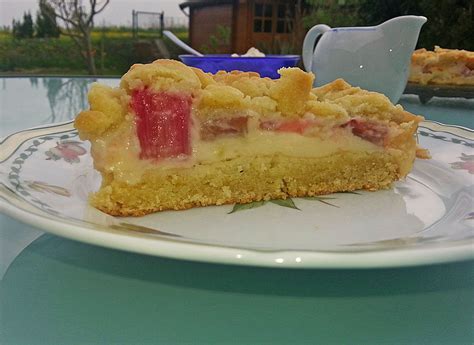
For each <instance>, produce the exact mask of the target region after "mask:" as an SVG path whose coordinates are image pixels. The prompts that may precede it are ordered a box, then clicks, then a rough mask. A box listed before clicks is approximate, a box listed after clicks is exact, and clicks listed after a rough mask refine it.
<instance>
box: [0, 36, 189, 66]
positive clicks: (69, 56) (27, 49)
mask: <svg viewBox="0 0 474 345" xmlns="http://www.w3.org/2000/svg"><path fill="white" fill-rule="evenodd" d="M176 34H177V36H178V37H180V38H181V39H183V40H185V41H186V40H187V39H188V33H187V31H184V30H180V31H177V32H176ZM157 37H158V35H157V33H153V32H142V33H140V38H139V39H134V38H133V37H132V31H131V29H130V30H127V29H102V30H101V29H98V30H96V31H94V32H93V33H92V42H93V46H94V49H95V58H96V66H97V71H98V73H99V74H101V75H122V74H123V73H125V72H126V71H127V70H128V68H129V67H130V65H132V64H134V63H138V62H149V61H150V60H152V59H153V56H152V55H153V54H150V53H149V52H148V51H145V52H144V51H140V49H137V44H138V43H139V42H145V43H146V42H151V41H152V39H154V38H157ZM164 42H165V44H166V45H167V47H168V50H169V51H170V54H171V56H172V57H173V58H177V56H178V55H179V54H181V53H182V51H181V50H180V48H178V47H176V46H175V45H174V44H173V43H172V42H170V41H169V40H168V39H166V38H164ZM140 46H143V44H142V45H140ZM145 46H146V44H145ZM0 74H3V75H17V74H55V75H85V74H87V69H86V67H85V64H84V62H83V60H82V58H81V56H80V55H79V52H78V48H77V47H76V46H75V44H74V42H73V41H72V40H71V38H69V37H67V36H61V37H59V38H30V39H14V38H13V37H12V35H11V34H10V33H9V32H6V31H0Z"/></svg>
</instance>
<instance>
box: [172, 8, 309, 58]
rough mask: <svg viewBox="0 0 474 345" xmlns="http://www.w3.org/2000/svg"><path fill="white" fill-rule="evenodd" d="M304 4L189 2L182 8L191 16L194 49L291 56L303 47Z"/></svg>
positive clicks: (190, 26) (190, 37) (190, 30)
mask: <svg viewBox="0 0 474 345" xmlns="http://www.w3.org/2000/svg"><path fill="white" fill-rule="evenodd" d="M301 3H302V1H295V0H188V1H185V2H183V3H181V4H180V8H181V9H182V10H183V11H184V12H185V13H186V14H187V15H188V16H189V41H190V45H191V46H192V47H193V48H195V49H198V50H205V51H206V50H207V51H208V52H216V53H217V52H218V53H238V54H242V53H245V52H246V51H247V50H248V49H249V48H250V47H257V48H259V49H261V50H263V51H265V52H267V53H276V54H279V53H289V52H291V50H294V46H295V45H297V46H298V47H299V44H301V42H300V41H301V36H302V35H301V31H302V28H301V11H302V8H301V7H302V6H303V5H301Z"/></svg>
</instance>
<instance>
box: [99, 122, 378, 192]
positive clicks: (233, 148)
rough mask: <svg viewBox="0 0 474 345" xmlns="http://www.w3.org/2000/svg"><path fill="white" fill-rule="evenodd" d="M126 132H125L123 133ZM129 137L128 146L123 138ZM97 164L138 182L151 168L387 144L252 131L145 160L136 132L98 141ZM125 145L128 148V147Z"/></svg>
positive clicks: (339, 135)
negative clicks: (181, 153)
mask: <svg viewBox="0 0 474 345" xmlns="http://www.w3.org/2000/svg"><path fill="white" fill-rule="evenodd" d="M122 134H124V133H122ZM124 141H127V145H126V146H125V147H124V145H123V142H124ZM94 146H95V149H94V150H93V152H92V154H93V155H94V162H95V167H96V169H97V170H99V171H101V172H105V173H109V174H110V173H112V174H113V176H114V180H116V181H120V182H125V183H129V184H135V183H138V182H140V180H141V177H142V175H143V173H145V172H146V171H147V170H150V169H153V170H157V169H162V170H168V169H172V168H183V169H186V168H191V167H192V166H195V165H198V164H204V165H206V164H212V163H214V162H219V161H223V160H229V159H233V158H237V157H248V159H252V158H253V157H255V156H268V155H274V154H280V155H283V156H288V157H298V158H302V157H307V158H317V157H324V156H328V155H332V154H335V153H338V152H361V151H362V152H374V151H383V148H382V147H380V146H377V145H375V144H372V143H370V142H368V141H366V140H363V139H360V138H359V137H356V136H354V135H352V134H351V133H350V131H348V130H341V131H339V132H335V133H334V135H333V136H332V137H329V138H325V139H321V138H318V137H306V136H303V135H300V134H295V133H281V132H269V131H260V130H258V131H252V132H250V133H248V134H247V135H246V136H244V137H225V138H217V139H215V140H212V141H201V140H195V141H194V143H193V151H192V155H191V156H189V157H181V158H174V159H168V160H159V161H156V160H142V159H140V158H139V154H140V144H139V143H138V140H137V138H136V136H135V135H130V136H129V137H128V140H127V136H126V135H118V136H115V137H114V138H108V140H100V142H96V145H94ZM124 148H125V149H124Z"/></svg>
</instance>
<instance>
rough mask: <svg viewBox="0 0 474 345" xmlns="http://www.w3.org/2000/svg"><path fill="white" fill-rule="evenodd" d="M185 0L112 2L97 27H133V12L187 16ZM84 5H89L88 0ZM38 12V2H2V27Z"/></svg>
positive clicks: (21, 0)
mask: <svg viewBox="0 0 474 345" xmlns="http://www.w3.org/2000/svg"><path fill="white" fill-rule="evenodd" d="M181 2H184V0H154V1H153V0H136V1H135V0H110V3H109V4H108V5H107V7H106V8H105V10H104V11H103V12H102V13H100V14H98V15H97V17H96V18H97V19H96V20H95V25H97V26H98V25H104V24H105V25H124V26H131V25H132V10H134V9H135V10H138V11H150V12H161V11H164V12H165V16H167V17H181V18H185V15H184V14H183V12H181V10H180V9H179V6H178V5H179V4H180V3H181ZM84 3H88V1H87V0H85V1H84ZM37 10H38V0H0V26H5V25H8V26H11V24H12V20H13V19H20V18H22V16H23V12H25V11H30V12H31V14H32V15H33V18H34V17H35V15H36V11H37Z"/></svg>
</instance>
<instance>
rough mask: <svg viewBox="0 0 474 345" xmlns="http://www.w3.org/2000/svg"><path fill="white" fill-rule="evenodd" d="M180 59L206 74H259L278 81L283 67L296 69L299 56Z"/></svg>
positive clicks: (217, 56) (184, 57)
mask: <svg viewBox="0 0 474 345" xmlns="http://www.w3.org/2000/svg"><path fill="white" fill-rule="evenodd" d="M179 58H180V59H181V61H183V62H184V63H185V64H186V65H188V66H191V67H197V68H200V69H202V70H203V71H204V72H210V73H216V72H217V71H227V72H230V71H235V70H238V71H244V72H257V73H259V74H260V76H261V77H269V78H272V79H277V78H279V77H280V75H279V74H278V73H277V71H278V70H279V69H280V68H282V67H295V66H296V65H297V64H298V62H299V60H300V56H299V55H267V56H265V57H243V56H239V57H231V56H230V55H204V56H195V55H180V56H179Z"/></svg>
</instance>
